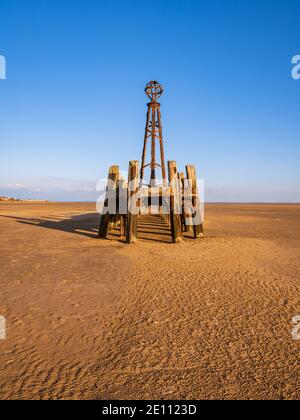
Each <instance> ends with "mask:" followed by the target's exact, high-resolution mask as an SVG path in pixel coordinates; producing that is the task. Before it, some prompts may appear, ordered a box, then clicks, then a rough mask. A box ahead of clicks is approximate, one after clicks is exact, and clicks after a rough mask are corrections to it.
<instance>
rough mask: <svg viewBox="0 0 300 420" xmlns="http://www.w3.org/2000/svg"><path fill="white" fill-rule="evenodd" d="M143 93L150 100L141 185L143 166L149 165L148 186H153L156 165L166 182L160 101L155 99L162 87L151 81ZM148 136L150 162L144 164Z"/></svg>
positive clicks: (142, 179) (142, 176)
mask: <svg viewBox="0 0 300 420" xmlns="http://www.w3.org/2000/svg"><path fill="white" fill-rule="evenodd" d="M145 93H146V95H147V96H148V97H149V98H150V100H151V102H150V103H148V112H147V121H146V129H145V138H144V148H143V156H142V166H141V185H142V183H143V181H144V173H145V168H147V167H148V166H150V169H151V177H150V186H151V187H155V186H156V168H157V167H160V168H161V175H162V179H163V184H164V185H165V184H166V179H167V174H166V164H165V153H164V144H163V135H162V123H161V113H160V103H159V102H157V100H158V99H159V98H160V97H161V95H162V94H163V88H162V86H161V85H160V84H159V83H158V82H156V81H151V82H150V83H148V84H147V86H146V88H145ZM150 138H151V163H148V164H146V154H147V143H148V139H150ZM157 140H158V141H159V145H160V163H158V162H156V142H157Z"/></svg>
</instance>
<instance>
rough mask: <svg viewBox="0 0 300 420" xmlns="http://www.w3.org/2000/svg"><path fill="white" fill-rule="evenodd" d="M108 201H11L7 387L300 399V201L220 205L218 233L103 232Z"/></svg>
mask: <svg viewBox="0 0 300 420" xmlns="http://www.w3.org/2000/svg"><path fill="white" fill-rule="evenodd" d="M98 223H99V216H98V215H97V213H96V210H95V204H83V203H15V204H10V203H1V204H0V237H1V245H0V282H1V290H0V315H2V316H4V317H5V318H6V321H7V338H6V340H0V398H1V399H54V398H55V399H56V398H58V399H298V398H300V381H299V377H300V376H299V374H300V367H299V359H300V341H295V340H293V338H292V335H291V330H292V324H291V321H292V317H294V316H295V315H300V264H299V249H300V205H254V204H252V205H246V204H245V205H241V204H239V205H238V204H236V205H233V204H231V205H229V204H209V205H207V206H206V220H205V230H206V238H205V239H201V240H198V241H191V240H189V239H188V238H187V239H186V240H185V241H184V242H183V243H181V244H177V245H173V244H171V243H169V242H170V241H171V238H170V232H169V229H168V227H167V226H166V225H164V224H163V223H161V225H160V227H159V229H154V228H153V226H152V223H151V220H149V219H147V220H145V219H141V220H140V223H139V237H140V240H139V241H138V242H137V243H136V244H133V245H125V244H123V243H121V242H120V241H118V239H117V237H114V236H112V237H111V239H110V240H100V239H98V238H97V227H98Z"/></svg>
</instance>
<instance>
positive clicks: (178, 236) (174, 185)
mask: <svg viewBox="0 0 300 420" xmlns="http://www.w3.org/2000/svg"><path fill="white" fill-rule="evenodd" d="M168 170H169V182H170V187H171V196H170V219H171V231H172V241H173V243H179V242H181V241H182V229H181V217H180V214H178V209H179V205H178V200H179V191H178V176H177V164H176V162H175V161H169V162H168Z"/></svg>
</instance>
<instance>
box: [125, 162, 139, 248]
mask: <svg viewBox="0 0 300 420" xmlns="http://www.w3.org/2000/svg"><path fill="white" fill-rule="evenodd" d="M138 190H139V162H138V161H137V160H133V161H131V162H130V163H129V171H128V215H127V226H126V242H127V243H128V244H131V243H133V242H135V241H136V238H137V218H138V209H137V192H138Z"/></svg>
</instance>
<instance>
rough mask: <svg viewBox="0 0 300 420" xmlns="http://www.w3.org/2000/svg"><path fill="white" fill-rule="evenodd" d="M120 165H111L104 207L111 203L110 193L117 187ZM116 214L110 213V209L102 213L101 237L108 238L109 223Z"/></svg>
mask: <svg viewBox="0 0 300 420" xmlns="http://www.w3.org/2000/svg"><path fill="white" fill-rule="evenodd" d="M119 174H120V170H119V166H116V165H114V166H111V167H110V168H109V172H108V185H107V188H106V198H105V202H104V209H105V207H106V206H107V205H108V204H109V195H110V194H111V193H112V192H113V190H114V189H116V188H117V185H118V181H119ZM114 216H115V215H114V214H110V213H109V211H106V212H105V213H103V214H102V215H101V218H100V226H99V238H106V237H107V235H108V231H109V225H110V222H111V221H112V218H113V217H114Z"/></svg>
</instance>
